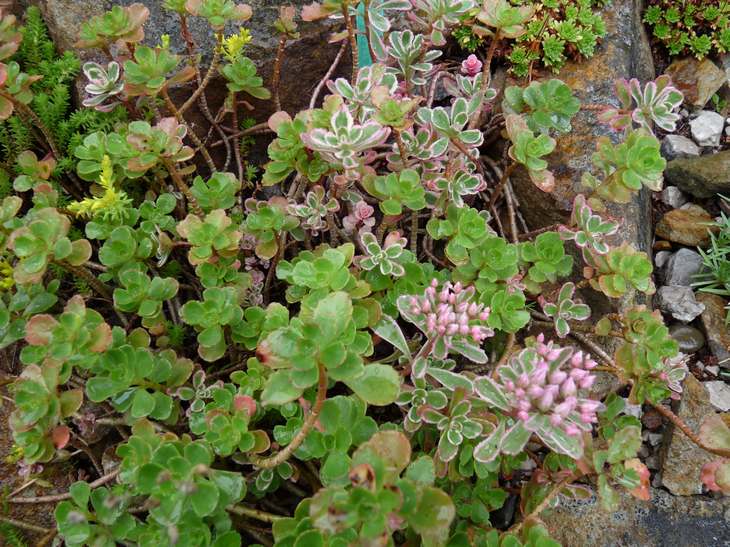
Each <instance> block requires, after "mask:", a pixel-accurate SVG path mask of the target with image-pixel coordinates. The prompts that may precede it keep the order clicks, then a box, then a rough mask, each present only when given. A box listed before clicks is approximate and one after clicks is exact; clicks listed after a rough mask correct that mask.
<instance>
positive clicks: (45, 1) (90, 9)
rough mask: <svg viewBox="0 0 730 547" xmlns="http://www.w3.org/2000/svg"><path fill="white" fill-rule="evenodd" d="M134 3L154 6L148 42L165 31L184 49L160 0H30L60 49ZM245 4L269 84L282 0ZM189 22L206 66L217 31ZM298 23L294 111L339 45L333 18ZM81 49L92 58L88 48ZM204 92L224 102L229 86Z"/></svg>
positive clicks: (292, 73)
mask: <svg viewBox="0 0 730 547" xmlns="http://www.w3.org/2000/svg"><path fill="white" fill-rule="evenodd" d="M135 2H141V3H143V4H144V5H145V6H147V8H149V10H150V17H149V19H148V20H147V23H146V25H145V40H144V42H145V43H147V44H156V43H159V40H160V37H161V36H162V35H163V34H167V35H169V36H170V46H171V49H172V50H173V51H174V52H176V53H181V54H184V53H186V45H185V41H184V39H183V37H182V33H181V32H180V23H179V19H178V17H177V15H176V14H175V13H173V12H170V11H167V10H165V9H164V8H163V7H162V4H163V2H162V1H160V0H26V3H33V4H38V5H39V6H40V7H41V10H42V11H43V14H44V17H45V20H46V22H47V24H48V27H49V30H50V32H51V36H52V37H53V39H54V41H55V42H56V44H57V45H58V47H59V48H60V49H61V50H68V49H74V43H75V42H76V40H77V38H78V33H79V30H80V29H81V25H82V23H83V22H84V21H85V20H87V19H88V18H90V17H92V16H94V15H99V14H101V13H104V12H105V11H106V10H109V9H111V7H112V6H114V5H121V6H127V5H130V4H133V3H135ZM239 3H240V2H239ZM246 3H248V4H249V5H251V7H252V8H253V17H252V18H251V19H250V20H249V21H247V22H245V23H244V25H243V26H245V27H246V28H248V29H250V31H251V34H252V36H253V40H252V42H251V43H250V44H249V45H248V46H247V48H246V51H247V55H248V56H249V57H250V58H251V59H252V60H253V61H254V62H255V63H256V65H257V67H258V68H259V71H260V73H261V75H262V77H263V78H264V81H265V82H266V83H268V82H270V80H271V74H272V69H273V64H274V58H275V56H276V50H277V43H278V35H277V33H276V32H275V31H274V30H273V29H272V24H273V22H274V21H275V20H276V18H277V17H278V13H279V6H281V5H284V4H283V3H281V2H274V1H273V0H249V1H248V2H246ZM306 3H307V2H306V1H305V0H294V1H292V2H287V3H286V4H293V5H295V6H296V7H297V8H301V6H303V5H305V4H306ZM188 22H189V28H190V32H191V34H192V36H193V38H194V40H195V42H196V43H197V44H198V46H199V47H200V49H201V50H202V51H201V53H202V54H203V58H202V67H203V68H205V67H206V66H207V64H208V63H209V62H210V57H211V53H212V51H213V46H214V43H215V35H214V33H213V32H212V31H211V30H210V28H209V27H208V25H207V23H206V21H205V20H204V19H202V18H200V17H190V18H189V19H188ZM297 22H298V23H299V30H300V34H301V36H300V38H298V39H297V40H292V41H290V42H288V43H287V47H286V51H285V54H284V60H283V64H282V71H281V84H280V89H281V101H282V105H283V107H284V108H285V109H286V110H288V111H289V112H292V113H293V112H295V111H296V110H298V109H300V108H302V107H305V106H306V104H307V103H308V102H309V97H310V96H311V91H312V90H313V89H314V87H315V86H316V85H317V82H319V80H320V79H321V78H322V76H323V75H324V74H325V72H326V71H327V69H328V68H329V66H330V65H331V63H332V61H333V59H334V58H335V56H336V55H337V51H338V49H339V45H338V44H330V43H328V40H327V38H328V34H329V33H330V32H331V30H332V28H333V27H332V22H331V21H329V20H324V21H319V22H314V23H306V22H302V21H301V20H300V19H297ZM239 26H240V25H239V24H236V23H231V24H229V25H228V26H227V27H226V29H225V33H226V34H227V35H230V34H233V33H236V32H238V28H239ZM81 53H82V54H83V56H84V57H86V58H88V55H89V52H81ZM91 53H92V54H95V53H94V52H91ZM348 61H349V59H348V56H345V58H344V59H343V62H342V63H341V65H340V67H339V68H340V70H341V71H343V72H341V73H342V74H344V73H346V72H347V70H348V69H347V65H348V64H349V62H348ZM338 74H339V72H338ZM336 75H337V74H336ZM336 75H335V76H336ZM206 94H208V96H209V100H210V102H211V103H212V104H215V105H217V104H220V103H221V102H222V100H223V98H224V97H225V95H226V88H225V85H223V84H222V83H221V82H220V81H215V82H213V83H211V85H210V86H209V87H208V90H207V91H206ZM258 104H260V103H257V105H258ZM256 113H257V117H258V115H259V114H261V116H260V117H261V118H262V119H266V117H267V116H268V114H269V113H270V109H269V111H268V112H267V111H266V110H265V109H263V108H258V109H257V112H256Z"/></svg>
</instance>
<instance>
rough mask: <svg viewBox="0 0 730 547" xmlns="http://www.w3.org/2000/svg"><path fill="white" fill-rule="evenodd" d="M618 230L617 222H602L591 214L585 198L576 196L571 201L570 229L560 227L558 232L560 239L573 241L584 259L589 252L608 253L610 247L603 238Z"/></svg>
mask: <svg viewBox="0 0 730 547" xmlns="http://www.w3.org/2000/svg"><path fill="white" fill-rule="evenodd" d="M618 228H619V223H618V222H613V221H608V220H603V218H601V216H600V215H596V214H593V210H592V209H591V206H590V205H589V204H588V202H587V200H586V198H585V196H584V195H583V194H578V195H577V196H576V197H575V199H574V200H573V212H572V214H571V217H570V227H567V226H560V227H559V228H558V232H559V233H560V237H561V238H562V239H564V240H566V241H574V242H575V244H576V245H577V246H578V247H580V248H581V250H582V251H583V255H584V257H585V256H587V253H589V252H594V253H598V254H601V255H603V254H606V253H608V251H609V249H610V247H609V245H608V244H607V243H606V242H605V241H604V238H606V237H607V236H610V235H613V234H615V233H616V232H617V231H618Z"/></svg>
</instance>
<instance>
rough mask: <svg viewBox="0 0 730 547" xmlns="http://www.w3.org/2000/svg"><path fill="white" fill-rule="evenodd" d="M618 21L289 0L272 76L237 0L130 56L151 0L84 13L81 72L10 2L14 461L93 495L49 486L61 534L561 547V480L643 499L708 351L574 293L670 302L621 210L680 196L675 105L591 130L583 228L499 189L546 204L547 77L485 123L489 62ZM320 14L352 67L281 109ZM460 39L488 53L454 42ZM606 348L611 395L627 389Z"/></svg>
mask: <svg viewBox="0 0 730 547" xmlns="http://www.w3.org/2000/svg"><path fill="white" fill-rule="evenodd" d="M597 5H598V4H597V3H596V2H589V1H587V0H578V1H574V0H571V1H568V0H549V1H548V0H546V1H545V2H540V3H538V2H532V1H512V0H510V1H507V0H504V1H503V0H487V1H486V2H484V3H482V4H477V3H476V2H473V1H471V0H460V1H457V2H446V1H441V0H436V1H422V0H414V1H413V2H403V1H401V0H371V1H370V2H362V3H357V2H346V1H340V0H325V2H323V3H322V4H312V5H308V6H305V7H304V8H303V9H302V10H301V11H299V10H298V8H294V7H284V8H282V9H281V10H280V12H279V17H278V19H277V20H276V21H275V23H274V28H275V30H276V32H277V33H278V34H279V47H278V48H277V51H278V56H277V58H276V59H275V61H274V63H273V65H272V67H271V79H270V80H267V82H266V87H264V81H263V80H262V78H261V77H260V76H259V75H257V74H256V69H255V67H254V66H253V61H251V59H250V58H249V57H246V53H247V48H248V47H249V44H250V42H251V40H252V34H251V32H250V31H248V30H246V29H239V30H237V31H234V32H235V33H234V34H230V31H227V30H226V29H230V28H231V26H233V27H237V26H240V23H241V22H242V21H245V20H247V19H249V18H250V17H251V16H252V10H251V8H249V7H248V6H246V5H243V4H236V3H235V2H233V1H232V0H165V1H164V2H163V3H162V6H163V9H166V10H169V11H170V12H171V13H170V15H171V16H172V17H174V18H175V21H176V24H178V25H179V29H180V34H181V38H182V40H183V42H184V43H185V53H184V56H183V55H182V54H181V53H180V52H177V51H176V52H173V50H172V49H171V47H170V40H169V38H167V37H163V38H162V39H161V41H160V43H159V44H158V45H152V44H151V43H150V42H149V41H148V43H147V45H141V42H142V41H143V38H144V35H145V29H144V23H145V21H146V19H147V18H148V15H149V14H148V13H147V10H146V9H145V8H144V7H142V6H141V5H140V4H130V5H127V6H126V7H121V6H117V7H114V8H113V9H112V10H111V11H109V12H106V13H105V14H103V15H101V16H99V17H94V18H92V19H91V20H90V21H89V22H87V24H85V25H84V26H83V29H82V36H81V37H80V40H81V42H82V44H83V45H84V46H85V47H89V48H96V49H98V50H99V51H97V52H95V57H94V58H95V61H96V63H97V64H93V63H88V64H86V65H85V66H83V67H82V66H81V63H79V62H78V60H77V59H75V58H74V57H73V56H71V55H70V54H67V55H65V56H64V57H61V58H59V57H58V56H56V55H55V54H53V52H52V43H51V42H50V40H49V39H47V37H46V35H45V30H44V29H43V27H42V25H41V23H40V15H39V13H38V12H37V11H36V10H32V11H30V12H29V16H28V17H27V21H26V24H25V27H24V28H22V29H20V28H18V27H17V22H16V21H15V20H14V19H13V18H12V17H9V16H5V17H0V60H3V61H4V62H5V63H6V64H3V65H0V118H3V120H2V121H0V156H2V161H1V162H0V164H1V166H2V169H0V367H1V368H2V369H3V374H7V378H8V381H9V382H10V385H9V386H8V390H7V399H8V403H10V405H11V406H12V409H11V411H10V420H9V425H10V430H11V435H12V439H13V441H12V442H13V443H14V445H13V447H12V449H11V460H12V461H9V463H8V465H11V466H12V465H16V466H17V468H18V469H17V471H18V473H17V474H18V475H19V476H23V477H27V478H28V479H27V480H28V481H29V483H30V482H32V483H33V484H34V487H35V488H36V489H37V490H38V492H39V495H43V490H44V489H45V488H46V484H47V483H46V482H45V480H46V479H45V478H44V477H49V476H50V477H52V475H45V474H44V475H41V474H40V473H41V472H43V473H50V472H52V471H53V470H54V469H58V468H59V466H68V467H72V468H74V469H75V473H76V474H77V475H78V476H79V477H80V478H84V479H87V480H88V482H87V481H86V480H85V481H79V482H76V483H74V484H73V485H71V486H70V487H69V488H68V489H67V491H66V489H62V490H61V491H59V492H58V493H54V495H58V496H59V497H58V498H56V497H54V498H53V499H59V498H60V501H59V502H58V503H55V502H54V505H55V508H54V515H55V518H56V524H57V530H56V531H54V532H57V533H58V541H59V542H63V543H65V544H68V545H111V544H116V543H118V544H123V545H143V546H144V545H178V544H180V545H181V544H186V545H187V544H190V545H200V546H203V547H210V546H214V547H228V546H231V547H235V546H238V545H254V544H256V545H258V544H262V545H269V544H271V545H279V546H309V545H333V546H334V545H400V544H409V545H424V546H433V547H440V546H447V545H453V546H458V545H490V546H491V545H493V546H499V545H502V546H506V545H515V546H519V545H551V546H552V545H556V544H557V542H555V541H554V540H552V539H551V538H550V535H549V530H547V529H546V527H545V526H543V525H541V524H540V523H541V520H540V518H541V516H542V515H541V513H542V511H543V510H544V509H547V508H549V507H551V506H553V505H554V504H555V503H556V502H557V499H558V498H559V497H564V498H578V497H580V496H584V495H585V494H586V493H587V492H589V491H591V490H593V491H596V492H597V494H598V496H599V498H600V499H601V503H602V507H604V508H606V509H607V510H611V509H613V508H615V507H616V504H617V502H618V500H619V499H620V498H619V490H621V489H624V490H625V491H627V492H628V493H629V494H630V495H633V496H635V497H637V498H639V499H642V500H646V499H648V496H649V484H650V480H651V477H650V470H649V469H648V468H647V467H646V465H644V464H643V463H642V461H641V459H640V458H641V454H642V451H641V450H640V448H641V439H642V438H643V433H642V427H643V424H642V423H641V421H640V420H638V419H637V418H635V417H633V416H630V415H629V414H628V407H627V403H631V404H645V405H647V406H654V407H656V408H657V410H658V411H659V412H660V413H661V414H662V415H663V416H664V417H666V418H667V419H668V420H669V421H672V422H673V423H674V424H675V425H677V426H678V427H680V428H682V427H686V426H683V422H682V421H681V420H680V419H679V418H677V417H676V416H675V415H674V414H673V411H672V410H671V408H670V407H669V406H666V404H667V400H669V399H678V398H680V397H681V396H682V380H683V379H684V377H685V376H686V374H687V373H688V369H687V367H686V364H685V362H686V359H685V357H684V356H682V355H681V354H679V353H678V351H677V350H678V348H677V343H676V342H675V341H673V340H672V338H671V336H670V335H669V330H668V328H667V327H666V326H665V325H664V323H663V320H662V317H661V316H660V314H658V313H657V312H652V311H651V310H649V309H647V308H643V307H637V306H634V307H630V308H624V309H622V311H620V312H619V311H617V312H616V313H607V314H604V316H603V317H602V318H601V319H600V320H599V321H598V322H597V323H596V324H595V325H590V324H589V323H588V322H587V319H589V318H590V312H591V310H590V308H589V307H588V306H587V305H586V304H584V301H585V302H590V303H591V304H592V303H593V302H595V301H596V300H597V299H598V298H602V299H605V298H607V299H609V300H610V301H612V302H613V303H616V302H617V301H624V302H625V301H629V300H630V299H631V297H632V296H633V293H634V292H635V291H637V290H638V291H641V292H644V293H646V294H649V293H651V292H652V291H653V284H652V281H651V262H650V261H649V258H648V257H647V256H646V255H645V254H643V253H639V252H637V251H636V250H634V249H633V248H631V247H629V246H626V245H621V246H618V245H617V243H616V240H615V238H614V236H616V234H618V233H619V231H620V230H621V225H620V222H618V221H617V220H615V219H613V218H611V217H609V216H608V215H607V214H606V213H605V211H606V210H607V209H608V207H607V204H606V202H607V201H621V200H626V199H631V197H632V196H633V194H634V193H635V192H636V191H638V190H639V189H641V188H643V186H647V187H648V188H650V189H658V188H659V187H660V182H661V171H662V170H663V168H664V164H663V160H661V158H660V156H659V155H658V144H657V140H656V138H655V137H654V136H653V135H652V134H651V132H650V131H649V130H648V129H650V128H651V127H652V126H653V125H656V126H658V127H663V125H662V124H664V125H665V126H667V127H668V125H667V124H669V123H671V121H672V119H673V117H672V114H673V113H674V110H675V103H676V101H677V100H678V98H677V95H676V93H675V92H674V91H673V89H672V88H671V87H670V86H669V83H668V81H666V80H665V79H660V80H658V81H656V82H654V83H650V84H649V85H648V86H645V87H643V88H640V87H639V86H637V84H635V83H633V82H629V83H628V84H626V85H628V88H629V89H628V90H627V88H626V86H623V87H620V89H619V92H627V93H629V95H632V94H633V95H635V97H632V98H631V102H630V104H629V103H627V102H626V101H623V102H621V101H620V103H621V105H622V106H621V111H620V112H617V113H616V116H622V117H623V118H622V123H626V119H627V118H626V117H627V116H628V117H629V118H630V120H631V121H630V122H628V125H627V127H624V129H627V131H625V132H622V133H621V134H617V135H615V140H614V141H611V142H610V143H609V142H608V141H607V140H602V141H598V142H597V143H596V144H597V147H598V151H597V154H596V167H598V170H597V171H596V173H595V174H590V173H586V175H585V177H584V182H585V184H586V186H587V189H586V192H585V193H584V194H581V195H579V196H577V197H576V198H575V199H574V203H573V214H572V215H571V218H570V219H569V220H567V219H566V221H565V222H563V223H561V224H559V225H557V226H551V227H548V228H542V229H539V230H536V231H534V232H528V231H527V227H525V226H524V223H523V222H522V221H521V218H522V215H521V213H522V212H524V211H522V212H521V211H520V209H519V207H520V206H519V204H518V203H517V202H516V201H515V200H514V197H515V194H514V192H513V189H512V187H511V186H510V183H509V180H510V176H513V173H514V171H515V169H518V168H519V169H526V170H527V173H528V176H530V177H531V179H532V180H533V182H534V183H535V184H536V186H537V187H538V190H539V191H541V192H550V191H553V190H555V188H554V186H557V184H555V176H557V174H558V173H560V171H558V168H556V175H555V176H553V174H552V173H551V172H550V169H549V166H551V165H553V164H554V159H553V158H551V154H552V152H553V150H554V149H555V148H556V146H557V145H558V143H559V142H560V140H561V139H566V138H569V137H566V136H565V134H566V133H569V132H570V131H571V123H572V118H573V116H574V115H575V114H576V113H577V112H578V110H579V108H580V104H579V102H578V100H577V99H576V97H575V96H574V91H575V90H571V89H569V87H568V86H567V85H566V84H565V83H563V82H561V81H560V80H558V79H555V78H553V79H546V80H544V81H539V82H538V81H535V82H533V83H529V84H524V85H515V86H510V87H508V89H507V90H506V92H505V97H504V99H503V105H502V112H501V113H497V110H498V109H497V108H496V106H497V105H495V104H494V101H495V99H496V96H497V92H496V90H494V89H490V83H491V80H492V74H491V73H492V68H493V67H492V66H491V64H492V61H493V60H494V58H495V56H498V57H499V56H509V57H510V58H511V59H512V60H513V69H514V70H515V71H519V70H521V68H520V67H522V68H524V69H525V70H526V72H528V73H529V66H530V64H531V63H532V62H533V61H537V60H538V58H542V59H543V62H544V64H545V65H546V66H549V67H557V66H559V64H561V63H562V62H563V61H564V59H563V57H567V56H568V54H571V55H572V54H575V53H579V54H580V55H583V56H587V55H590V54H591V52H592V48H593V47H594V46H595V43H596V40H597V36H598V34H600V32H599V31H600V29H599V26H600V19H599V18H597V16H596V14H595V13H594V9H595V7H596V6H597ZM401 15H402V16H404V17H402V18H401V17H400V16H401ZM300 17H301V19H302V20H314V19H318V18H324V17H330V18H331V21H330V23H331V24H332V25H334V35H333V36H332V39H333V41H341V42H342V43H343V44H344V45H343V46H342V49H341V53H340V54H339V55H338V59H339V60H338V62H340V61H341V58H342V57H343V56H347V55H348V54H349V56H350V57H351V59H350V60H349V61H350V62H351V66H352V67H353V69H354V70H353V74H352V77H351V78H347V77H344V76H342V75H341V74H339V75H338V76H333V74H327V75H317V77H319V76H323V82H322V84H321V85H318V86H316V89H314V90H313V93H312V94H311V96H309V97H302V99H303V100H302V102H303V103H309V104H310V105H311V106H310V107H308V108H305V109H303V110H301V111H299V112H294V111H292V112H290V113H286V112H283V111H281V107H280V102H281V97H282V96H283V93H284V91H288V90H284V89H283V88H282V85H283V82H284V81H287V78H284V79H283V80H282V70H283V69H282V67H287V66H288V64H289V62H290V59H289V58H288V54H289V53H288V49H289V48H287V47H286V46H287V45H288V44H289V42H293V41H295V40H300V38H301V36H300V35H299V30H298V29H299V26H298V25H299V18H300ZM193 28H196V29H197V28H203V29H206V28H207V29H208V30H207V32H210V33H212V34H214V35H215V36H216V45H215V49H213V50H212V51H205V49H204V48H201V47H199V45H198V43H197V42H196V39H195V37H194V35H193V34H192V33H191V29H193ZM459 29H462V30H461V31H459ZM463 29H467V30H468V31H469V33H470V34H469V35H468V36H466V37H467V38H469V41H471V42H473V44H475V45H476V47H477V50H476V52H475V53H474V56H473V57H471V56H469V57H466V58H463V57H465V56H456V57H455V56H454V54H455V50H454V49H453V48H443V47H442V46H444V45H445V44H448V43H453V41H450V38H451V37H453V38H454V39H455V40H456V41H460V42H462V41H463V38H464V36H465V34H464V32H463ZM540 29H543V30H540ZM147 34H149V32H148V33H147ZM470 36H471V37H472V38H470ZM297 43H298V44H299V43H303V42H301V40H300V41H299V42H297ZM353 44H354V47H353ZM358 46H359V47H358ZM481 47H484V48H485V49H486V55H484V54H483V53H485V52H482V51H480V50H479V48H481ZM520 55H521V56H522V57H521V58H520ZM97 56H98V57H97ZM202 58H206V59H209V60H210V61H209V63H206V64H207V68H205V69H202V68H201V62H200V60H201V59H202ZM80 70H83V72H84V73H85V76H86V77H87V78H86V80H85V81H84V83H83V85H86V86H87V90H86V91H87V96H86V97H84V98H85V99H86V106H84V105H83V103H82V105H80V108H79V110H77V111H72V110H70V109H69V108H68V106H69V101H68V100H67V97H68V96H70V85H71V81H72V80H73V78H75V77H76V76H77V74H78V73H79V71H80ZM332 70H335V69H332ZM330 80H331V81H330ZM212 82H213V83H212ZM215 82H224V83H225V84H226V86H225V91H224V95H225V100H223V101H213V100H212V98H213V96H212V95H210V93H208V91H210V89H211V87H213V86H214V85H216V84H215ZM182 84H185V87H182ZM300 91H301V90H300ZM305 91H306V90H305ZM184 94H187V96H185V97H184ZM250 97H253V98H254V99H256V100H255V101H251V102H250V103H249V102H248V101H249V100H250ZM269 98H271V99H272V101H271V102H272V103H273V104H271V105H269V104H268V101H269ZM624 98H625V97H624ZM304 99H306V100H304ZM115 103H117V104H115ZM112 107H113V108H112ZM110 108H111V110H110V111H109V109H110ZM262 109H263V110H262ZM599 109H600V107H599V108H597V110H599ZM263 111H266V112H267V113H271V112H273V113H272V114H270V115H269V118H268V120H267V121H266V122H265V123H260V124H257V123H255V122H254V119H256V120H259V119H262V118H261V113H262V112H263ZM198 114H200V115H199V116H198ZM503 116H504V117H503ZM193 119H194V120H195V122H194V123H193ZM29 120H30V122H32V123H29V122H28V121H29ZM503 122H504V128H505V130H506V131H504V132H502V131H501V130H500V128H501V127H502V123H503ZM634 124H636V125H637V126H640V127H637V128H634V127H633V125H634ZM31 126H32V127H31ZM629 126H631V127H629ZM269 133H270V134H271V135H270V136H271V137H273V139H270V140H267V139H268V137H267V135H266V134H269ZM266 145H268V147H267V148H266ZM264 148H266V151H267V157H266V158H261V157H260V155H259V152H262V151H263V150H264ZM561 149H564V148H563V147H561ZM49 151H50V153H49ZM500 151H503V152H505V153H504V154H502V153H501V152H500ZM568 159H569V160H570V158H568ZM259 168H260V169H259ZM716 237H717V242H716V243H717V244H718V245H719V243H721V241H720V238H721V235H718V236H716ZM579 251H580V252H579ZM576 260H577V261H579V262H581V264H579V265H578V264H574V262H575V261H576ZM574 266H579V267H576V268H574ZM569 276H570V278H569V279H568V277H569ZM598 293H601V295H598ZM578 295H580V297H578ZM540 309H542V311H543V312H544V313H541V312H540V311H538V310H540ZM616 309H618V308H616ZM583 334H590V335H594V336H595V338H593V337H591V338H590V339H589V338H588V337H586V336H583ZM556 338H559V339H561V340H562V341H561V342H560V345H558V344H556V343H555V342H554V341H553V340H555V339H556ZM609 340H610V341H611V342H610V343H609V342H607V341H609ZM583 346H586V347H583ZM614 350H615V351H614ZM586 351H591V354H592V355H594V356H595V360H594V358H592V357H591V356H590V355H588V353H586ZM599 360H600V361H601V365H600V370H601V371H602V372H607V373H609V374H612V375H614V376H615V377H617V378H618V381H619V383H620V385H619V387H618V388H617V389H616V390H614V391H615V393H612V394H610V395H608V396H601V392H600V391H599V390H598V389H593V388H594V383H595V381H596V380H595V379H596V373H597V371H598V370H599V365H598V361H599ZM3 382H6V380H5V379H3ZM700 433H701V436H703V437H705V438H706V440H704V441H700V443H701V446H702V447H703V448H704V449H705V450H708V451H710V452H713V454H714V456H716V457H717V459H713V460H711V464H710V465H709V466H707V467H706V468H705V470H704V472H703V474H702V479H703V480H704V482H705V484H707V486H708V488H709V489H711V490H713V491H714V490H723V488H724V487H725V481H724V475H723V473H724V472H725V467H726V461H725V460H726V459H727V458H726V456H727V454H726V452H725V450H726V448H723V447H724V445H722V444H721V442H720V441H717V439H716V437H717V436H718V435H719V436H722V434H723V430H722V429H721V428H720V427H719V426H718V425H717V423H712V422H710V425H709V426H706V427H705V428H704V430H703V431H701V432H700ZM693 437H696V435H694V436H693ZM690 438H692V437H690ZM102 455H103V458H102V457H101V456H102ZM41 466H46V468H45V470H42V469H41ZM697 479H698V480H699V479H700V477H697ZM49 480H51V479H49ZM25 496H27V494H25V493H24V492H22V491H20V490H17V491H16V492H12V493H9V494H8V495H7V496H6V498H9V499H6V500H5V501H7V502H8V503H10V504H14V503H16V502H21V503H27V502H28V501H29V499H30V500H31V501H32V498H26V497H25ZM43 499H48V498H45V497H44V498H43ZM272 500H274V502H272ZM511 508H515V509H514V511H513V510H512V509H511ZM500 515H501V516H500ZM498 516H500V518H497V517H498ZM44 526H45V524H44ZM30 530H33V528H30Z"/></svg>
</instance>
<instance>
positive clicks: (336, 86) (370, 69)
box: [328, 0, 399, 125]
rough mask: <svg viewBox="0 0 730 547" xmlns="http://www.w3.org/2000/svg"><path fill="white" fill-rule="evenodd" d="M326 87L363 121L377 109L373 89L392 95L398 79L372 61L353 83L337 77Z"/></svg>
mask: <svg viewBox="0 0 730 547" xmlns="http://www.w3.org/2000/svg"><path fill="white" fill-rule="evenodd" d="M398 1H399V0H396V2H398ZM390 3H391V4H392V3H394V2H390ZM372 5H373V3H371V4H370V10H371V11H372V9H373V8H372ZM371 23H372V21H371ZM328 87H329V89H330V90H331V91H332V92H333V93H337V94H338V95H340V96H341V97H343V98H344V99H345V101H347V106H348V107H349V108H350V109H351V111H352V115H353V116H354V117H355V119H357V120H358V121H364V120H366V119H367V118H368V117H370V116H372V114H373V113H374V112H375V111H376V110H377V107H376V105H375V104H374V103H373V91H374V90H376V89H380V90H383V91H384V94H385V95H386V96H392V95H393V94H394V93H395V92H396V89H397V88H398V80H397V78H396V77H395V75H394V74H390V73H388V72H387V67H386V66H385V65H384V64H382V63H374V64H372V65H368V66H364V67H362V68H360V69H359V70H358V72H357V78H356V80H355V82H354V83H350V81H349V80H348V79H347V78H337V79H336V80H335V81H334V82H329V83H328ZM381 123H382V122H381ZM383 125H387V124H383Z"/></svg>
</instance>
